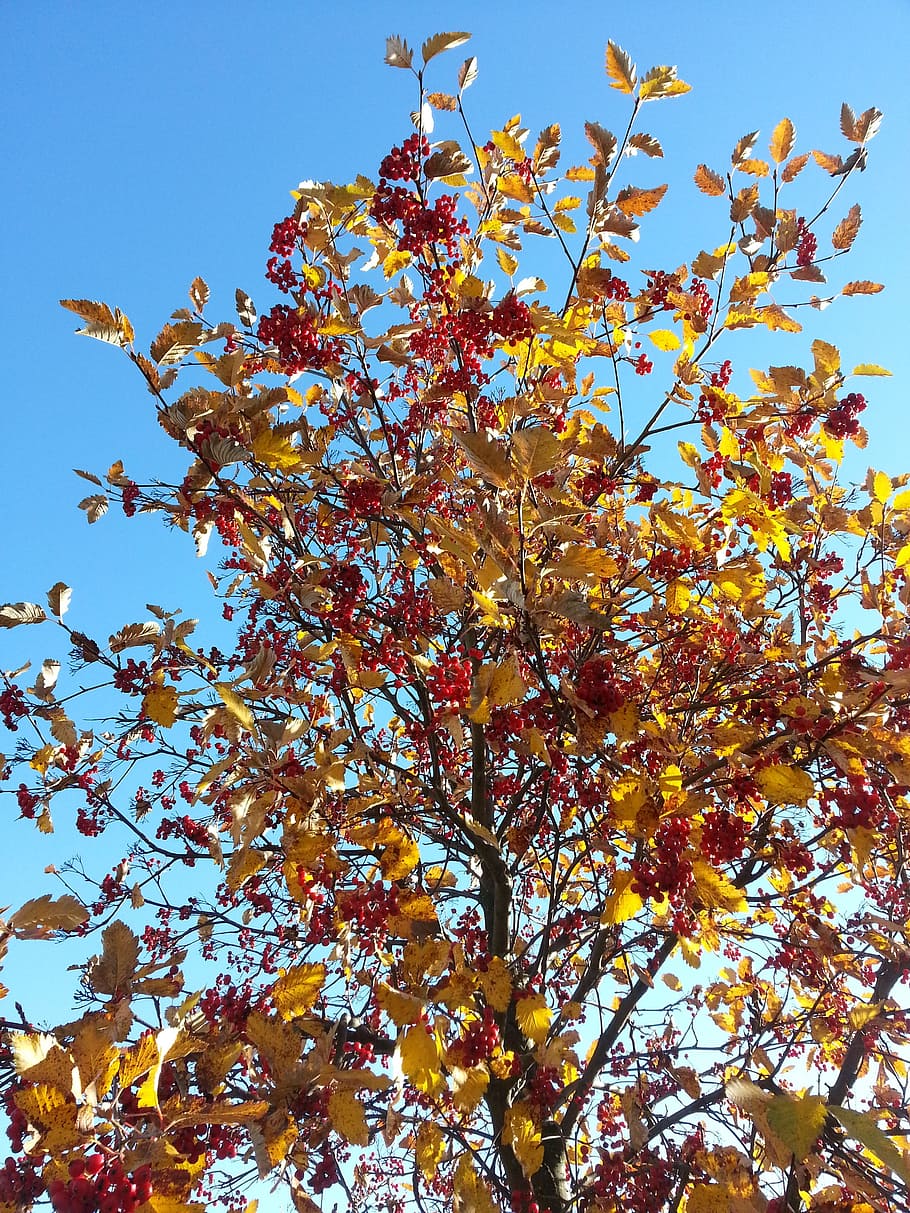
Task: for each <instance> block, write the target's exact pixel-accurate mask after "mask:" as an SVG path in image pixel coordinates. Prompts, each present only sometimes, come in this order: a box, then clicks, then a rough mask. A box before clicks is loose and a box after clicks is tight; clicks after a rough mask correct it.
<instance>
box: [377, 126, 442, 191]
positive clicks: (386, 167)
mask: <svg viewBox="0 0 910 1213" xmlns="http://www.w3.org/2000/svg"><path fill="white" fill-rule="evenodd" d="M429 152H430V141H429V140H428V139H426V138H423V137H422V136H420V135H410V136H409V137H408V138H407V139H405V141H404V143H402V145H401V147H393V148H392V150H391V151H390V152H389V154H388V155H387V156H386V157H385V159H384V160H383V161H382V163H381V164H380V166H379V176H380V177H384V178H385V179H386V180H387V181H416V180H417V178H418V176H419V175H420V161H421V158H422V157H423V156H427V155H429Z"/></svg>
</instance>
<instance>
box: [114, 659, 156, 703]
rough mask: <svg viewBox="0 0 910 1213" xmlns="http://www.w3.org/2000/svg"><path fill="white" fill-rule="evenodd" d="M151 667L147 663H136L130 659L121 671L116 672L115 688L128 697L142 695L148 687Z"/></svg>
mask: <svg viewBox="0 0 910 1213" xmlns="http://www.w3.org/2000/svg"><path fill="white" fill-rule="evenodd" d="M148 680H149V667H148V663H147V662H145V661H134V660H133V658H132V657H128V658H127V660H126V661H125V662H124V664H123V665H122V666H121V667H120V669H119V670H115V671H114V679H113V681H114V686H115V687H116V688H117V690H118V691H123V692H124V694H126V695H141V694H143V693H144V692H145V690H146V689H147V687H148Z"/></svg>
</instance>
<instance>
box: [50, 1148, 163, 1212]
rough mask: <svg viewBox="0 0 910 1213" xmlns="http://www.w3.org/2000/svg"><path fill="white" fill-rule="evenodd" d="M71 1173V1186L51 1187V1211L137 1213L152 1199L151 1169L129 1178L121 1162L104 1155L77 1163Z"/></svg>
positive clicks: (53, 1183)
mask: <svg viewBox="0 0 910 1213" xmlns="http://www.w3.org/2000/svg"><path fill="white" fill-rule="evenodd" d="M69 1173H70V1178H69V1180H68V1182H64V1181H63V1180H62V1179H55V1180H52V1181H51V1183H50V1184H48V1188H47V1192H48V1196H49V1197H50V1198H51V1207H52V1208H53V1209H56V1210H57V1211H58V1213H133V1210H134V1209H138V1207H139V1206H140V1205H142V1204H145V1202H146V1201H147V1200H148V1199H149V1198H150V1197H151V1195H152V1180H151V1171H150V1169H149V1167H147V1166H145V1167H138V1168H137V1169H136V1170H135V1171H134V1172H133V1173H132V1174H129V1173H128V1172H126V1171H124V1169H123V1164H122V1163H121V1162H120V1160H119V1159H118V1158H114V1159H111V1160H110V1161H106V1160H105V1158H104V1155H103V1154H90V1155H89V1157H88V1158H86V1159H82V1158H77V1159H75V1160H74V1161H73V1162H71V1163H70V1165H69Z"/></svg>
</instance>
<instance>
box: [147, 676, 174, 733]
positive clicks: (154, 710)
mask: <svg viewBox="0 0 910 1213" xmlns="http://www.w3.org/2000/svg"><path fill="white" fill-rule="evenodd" d="M178 706H179V701H178V699H177V689H176V687H172V686H170V685H167V686H155V687H152V689H151V690H150V691H147V692H146V694H145V696H144V697H143V700H142V710H143V712H144V713H145V715H146V716H148V718H149V720H153V721H154V722H155V724H160V725H161V727H162V728H165V729H169V728H170V727H171V726H172V725H173V723H174V721H175V720H176V719H177V708H178Z"/></svg>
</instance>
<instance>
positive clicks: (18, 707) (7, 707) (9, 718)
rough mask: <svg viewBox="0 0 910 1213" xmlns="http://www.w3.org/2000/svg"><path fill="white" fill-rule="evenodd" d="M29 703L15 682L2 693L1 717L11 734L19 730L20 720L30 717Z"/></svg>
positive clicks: (0, 695)
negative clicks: (23, 717)
mask: <svg viewBox="0 0 910 1213" xmlns="http://www.w3.org/2000/svg"><path fill="white" fill-rule="evenodd" d="M28 710H29V709H28V703H27V702H26V699H25V696H24V695H23V693H22V690H21V688H20V687H18V686H16V684H15V683H14V682H12V683H10V685H9V686H8V687H6V688H5V689H4V690H3V691H0V716H2V717H3V723H4V724H5V725H6V727H7V728H8V729H9V731H10V732H11V733H15V732H17V731H18V729H19V720H20V718H21V717H22V716H27V715H28Z"/></svg>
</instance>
